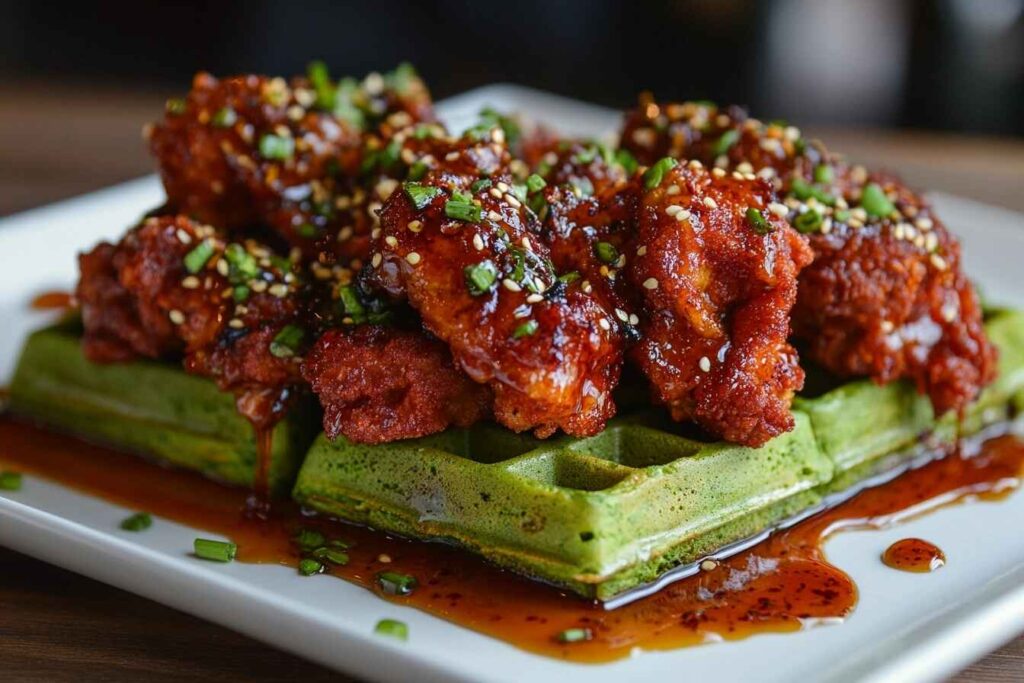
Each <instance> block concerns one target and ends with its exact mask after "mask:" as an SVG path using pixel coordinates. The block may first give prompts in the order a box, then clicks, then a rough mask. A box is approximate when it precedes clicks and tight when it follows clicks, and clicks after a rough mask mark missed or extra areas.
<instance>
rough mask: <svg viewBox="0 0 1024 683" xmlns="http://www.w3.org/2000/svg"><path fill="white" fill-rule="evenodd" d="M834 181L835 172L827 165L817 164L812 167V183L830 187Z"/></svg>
mask: <svg viewBox="0 0 1024 683" xmlns="http://www.w3.org/2000/svg"><path fill="white" fill-rule="evenodd" d="M835 179H836V174H835V170H833V168H832V167H831V166H829V165H828V164H818V165H817V166H815V167H814V182H816V183H821V184H822V185H831V184H832V182H833V181H834V180H835Z"/></svg>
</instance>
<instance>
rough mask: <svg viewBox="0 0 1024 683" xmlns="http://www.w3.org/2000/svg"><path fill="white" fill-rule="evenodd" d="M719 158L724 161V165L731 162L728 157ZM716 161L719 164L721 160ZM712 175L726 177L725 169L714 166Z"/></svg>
mask: <svg viewBox="0 0 1024 683" xmlns="http://www.w3.org/2000/svg"><path fill="white" fill-rule="evenodd" d="M718 159H719V160H720V161H721V162H722V165H725V164H728V163H729V159H728V157H725V156H721V157H719V158H718ZM715 163H716V164H718V163H719V162H718V161H715ZM711 175H713V176H714V177H716V178H724V177H725V171H724V170H722V168H721V167H720V166H715V168H713V169H712V170H711Z"/></svg>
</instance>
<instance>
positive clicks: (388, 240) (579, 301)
mask: <svg viewBox="0 0 1024 683" xmlns="http://www.w3.org/2000/svg"><path fill="white" fill-rule="evenodd" d="M434 144H435V147H436V151H435V152H434V153H433V155H432V156H433V158H434V159H436V160H437V164H436V165H435V166H433V167H432V168H431V169H430V170H429V171H428V172H427V173H426V175H425V176H424V177H423V178H422V179H421V181H420V182H407V183H405V184H404V185H403V187H402V189H401V191H397V190H396V191H395V192H394V193H393V194H392V195H391V197H390V199H388V201H387V202H386V203H385V204H384V207H383V209H382V210H381V214H380V217H381V235H380V237H379V239H378V241H377V242H376V247H377V249H378V250H379V251H377V252H376V253H375V254H374V255H373V257H372V260H371V269H370V275H369V278H368V279H369V282H370V283H371V284H373V285H375V286H376V287H379V288H381V289H383V290H384V291H386V292H388V293H389V294H390V295H391V296H394V297H398V298H402V299H406V300H407V301H408V302H409V304H410V305H411V306H412V307H413V308H414V309H415V310H416V311H417V312H418V313H419V314H420V316H422V319H423V324H424V326H425V327H426V329H427V330H429V331H430V332H431V333H432V334H434V335H436V336H437V337H438V338H439V339H441V340H442V341H444V342H445V343H447V344H448V346H449V347H450V349H451V352H452V356H453V357H454V359H455V361H456V363H457V364H458V366H459V367H460V368H461V369H462V370H463V371H465V372H466V374H468V375H469V377H470V378H472V379H473V380H475V381H476V382H479V383H484V384H487V385H488V386H489V387H490V388H491V389H492V390H493V392H494V406H493V411H494V416H495V418H496V419H497V420H498V421H499V422H500V423H501V424H503V425H505V426H507V427H509V428H511V429H513V430H516V431H524V430H532V431H534V433H536V434H537V435H538V436H541V437H544V436H549V435H550V434H552V433H554V431H555V430H557V429H562V430H563V431H565V432H566V433H568V434H573V435H584V434H593V433H596V432H598V431H600V430H601V429H602V428H603V426H604V424H605V421H606V420H607V419H608V418H609V417H611V416H612V414H614V411H615V406H614V403H613V401H612V399H611V391H612V389H613V388H614V386H615V384H616V382H617V380H618V375H619V371H620V365H621V358H622V345H621V343H620V341H619V339H618V335H617V333H616V332H615V326H616V323H615V321H614V320H609V319H608V317H607V315H606V313H605V311H604V310H603V309H602V307H601V306H600V305H599V304H598V303H597V302H596V301H595V300H594V298H593V297H591V296H590V295H588V294H587V293H586V292H584V291H583V289H582V288H581V286H580V282H579V281H573V282H564V281H562V280H560V279H559V276H558V273H557V272H556V271H555V269H554V267H553V265H552V263H551V261H550V258H549V253H548V249H547V247H546V246H545V245H544V244H543V243H542V241H541V240H540V239H539V238H538V236H537V232H538V231H539V225H537V221H536V218H535V217H534V216H533V214H532V212H530V211H529V209H527V207H525V206H524V205H523V202H524V201H525V200H526V197H525V193H523V192H522V191H521V190H520V189H519V188H517V187H516V186H515V184H514V180H513V178H512V176H511V174H510V173H509V172H508V170H507V167H508V163H509V155H508V153H507V150H506V148H505V146H504V136H503V133H502V131H501V129H500V128H495V129H492V130H491V131H490V133H489V134H488V135H485V136H482V135H481V132H480V131H479V130H478V131H474V132H471V133H470V134H467V135H466V136H464V137H462V138H461V139H458V140H452V139H438V140H435V141H434Z"/></svg>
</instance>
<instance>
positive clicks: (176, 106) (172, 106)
mask: <svg viewBox="0 0 1024 683" xmlns="http://www.w3.org/2000/svg"><path fill="white" fill-rule="evenodd" d="M186 109H188V105H187V104H186V103H185V100H183V99H181V98H180V97H172V98H171V99H169V100H167V113H168V114H170V115H172V116H181V115H182V114H184V113H185V110H186Z"/></svg>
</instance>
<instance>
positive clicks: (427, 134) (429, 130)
mask: <svg viewBox="0 0 1024 683" xmlns="http://www.w3.org/2000/svg"><path fill="white" fill-rule="evenodd" d="M412 136H413V137H414V138H416V139H417V140H426V139H427V138H432V137H434V127H433V126H432V125H430V124H429V123H421V124H420V125H418V126H416V130H414V131H413V132H412Z"/></svg>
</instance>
